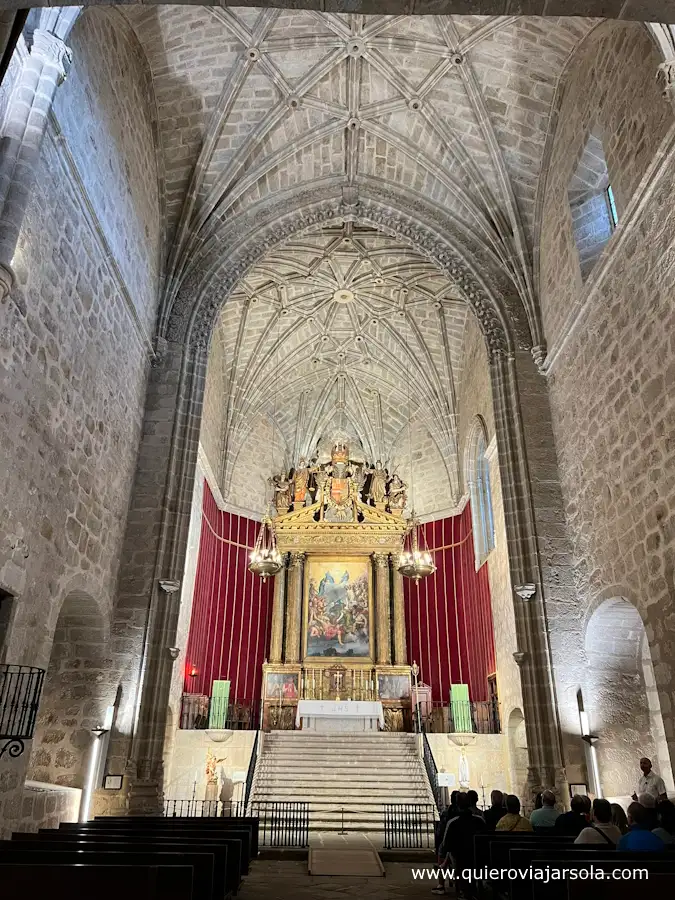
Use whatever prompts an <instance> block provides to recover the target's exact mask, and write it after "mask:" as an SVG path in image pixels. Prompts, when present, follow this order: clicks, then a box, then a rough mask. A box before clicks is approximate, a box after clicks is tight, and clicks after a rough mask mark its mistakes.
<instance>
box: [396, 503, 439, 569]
mask: <svg viewBox="0 0 675 900" xmlns="http://www.w3.org/2000/svg"><path fill="white" fill-rule="evenodd" d="M420 530H421V529H420V522H419V519H417V518H416V517H415V513H414V511H413V513H412V516H411V518H410V523H409V525H408V530H407V532H406V535H405V538H404V539H403V550H402V551H401V555H400V557H399V560H398V570H399V572H400V573H401V575H405V577H406V578H412V579H413V581H420V579H422V578H426V577H427V575H433V573H434V572H435V571H436V565H435V564H434V560H433V557H432V556H431V553H430V552H429V550H428V549H427V548H426V546H425V547H424V548H420V538H419V536H420ZM422 541H423V542H424V543H425V544H426V541H424V533H422Z"/></svg>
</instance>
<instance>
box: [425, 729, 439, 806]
mask: <svg viewBox="0 0 675 900" xmlns="http://www.w3.org/2000/svg"><path fill="white" fill-rule="evenodd" d="M422 758H423V760H424V768H425V769H426V772H427V778H428V779H429V786H430V787H431V792H432V794H433V795H434V802H435V803H436V809H437V810H438V811H439V812H441V811H442V809H443V801H442V799H441V789H440V788H439V786H438V767H437V766H436V760H435V759H434V754H433V753H432V750H431V747H430V745H429V741H428V739H427V735H426V732H425V731H423V732H422Z"/></svg>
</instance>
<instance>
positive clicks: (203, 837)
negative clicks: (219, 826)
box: [38, 823, 251, 891]
mask: <svg viewBox="0 0 675 900" xmlns="http://www.w3.org/2000/svg"><path fill="white" fill-rule="evenodd" d="M38 834H73V835H78V836H79V837H81V838H84V837H92V838H99V837H100V838H101V839H103V840H108V841H111V840H115V839H119V840H124V841H128V840H133V841H151V842H155V843H172V844H175V843H178V844H184V845H188V844H189V845H190V846H192V847H194V848H196V847H204V848H208V849H209V850H212V849H225V848H227V850H228V854H227V860H226V862H225V868H226V871H227V873H228V885H229V884H232V882H233V880H234V881H235V884H234V885H233V890H235V891H236V889H237V888H238V887H239V884H240V883H241V879H242V878H243V877H244V876H245V875H246V874H247V872H248V869H249V857H250V837H251V836H250V833H249V832H248V831H246V830H244V831H235V830H232V831H228V832H227V833H224V832H223V831H219V830H212V829H199V830H198V831H197V830H195V829H192V828H185V829H184V828H172V829H163V828H159V829H154V828H132V827H128V828H111V829H105V830H104V829H102V828H91V827H89V826H88V825H79V826H78V825H77V824H74V823H67V824H66V823H62V824H61V827H60V828H59V829H58V831H50V830H48V829H41V830H40V831H39V832H38Z"/></svg>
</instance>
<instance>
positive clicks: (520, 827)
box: [433, 759, 675, 894]
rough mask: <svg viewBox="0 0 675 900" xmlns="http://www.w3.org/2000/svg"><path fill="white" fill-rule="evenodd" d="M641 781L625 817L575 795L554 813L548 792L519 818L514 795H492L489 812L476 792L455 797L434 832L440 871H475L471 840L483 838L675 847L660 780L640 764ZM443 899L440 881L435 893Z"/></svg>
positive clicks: (616, 808)
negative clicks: (520, 835)
mask: <svg viewBox="0 0 675 900" xmlns="http://www.w3.org/2000/svg"><path fill="white" fill-rule="evenodd" d="M640 768H641V770H642V773H643V774H642V777H641V778H640V780H639V783H638V791H637V792H636V793H635V794H634V795H633V798H634V799H633V802H632V803H631V804H630V805H629V806H628V810H627V813H626V812H624V810H623V807H622V806H620V805H619V804H618V803H610V802H609V801H608V800H604V799H602V798H600V797H596V798H595V799H594V800H593V801H591V799H590V797H587V796H585V795H583V796H582V795H580V794H575V796H574V797H572V799H571V802H570V809H569V811H567V812H561V811H560V809H558V808H556V796H555V794H554V793H553V791H550V790H547V791H543V792H542V793H541V794H539V795H538V796H537V798H536V801H535V809H534V810H533V811H532V812H531V814H530V816H529V817H528V816H525V815H523V814H522V813H521V808H520V800H519V799H518V797H516V796H515V795H514V794H507V795H504V794H503V793H502V791H498V790H495V791H492V793H491V795H490V804H491V805H490V806H489V807H488V808H486V809H485V810H480V809H479V808H478V794H477V793H476V791H467V792H466V793H462V792H460V791H453V792H452V795H451V798H450V804H449V806H448V807H446V809H444V810H443V813H442V814H441V817H440V821H439V822H438V823H437V828H436V851H437V853H438V862H439V864H440V865H442V866H453V867H454V868H455V869H465V868H471V867H472V865H473V838H474V835H475V834H478V833H483V832H491V831H495V832H509V831H511V832H519V831H520V832H522V831H527V832H534V833H535V834H550V835H556V834H559V835H561V836H562V835H567V836H569V837H573V838H574V843H575V844H606V845H608V846H611V847H613V848H616V849H617V850H619V851H642V852H658V851H663V850H664V849H665V848H666V846H667V845H671V844H672V845H675V804H673V803H671V801H670V800H668V799H667V795H666V792H665V785H664V783H663V780H662V779H661V778H660V777H659V776H658V775H656V773H654V772H652V768H651V762H650V761H649V760H648V759H642V760H640ZM433 893H435V894H443V893H445V884H444V881H443V880H440V881H439V883H438V885H437V886H436V887H435V888H434V889H433Z"/></svg>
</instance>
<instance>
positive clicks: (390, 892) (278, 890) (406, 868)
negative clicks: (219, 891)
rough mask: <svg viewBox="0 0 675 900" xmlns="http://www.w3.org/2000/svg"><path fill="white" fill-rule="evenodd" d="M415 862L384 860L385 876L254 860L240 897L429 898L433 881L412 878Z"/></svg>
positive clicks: (243, 899) (273, 899) (260, 899)
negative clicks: (327, 871)
mask: <svg viewBox="0 0 675 900" xmlns="http://www.w3.org/2000/svg"><path fill="white" fill-rule="evenodd" d="M414 865H415V864H414V863H409V862H408V863H400V862H385V863H384V870H385V875H384V878H382V877H381V876H376V877H358V876H350V875H337V876H335V875H330V876H326V875H323V876H322V875H316V876H312V875H308V874H307V862H306V861H304V860H303V861H297V862H290V861H289V862H286V861H278V860H256V861H255V862H254V863H253V864H252V866H251V871H250V873H249V875H248V876H247V878H246V880H245V882H244V885H243V886H242V888H241V891H240V892H239V897H240V900H350V898H352V897H353V898H354V900H360V898H364V900H432V897H433V895H432V894H431V889H432V887H434V883H433V882H432V881H426V880H425V881H413V877H412V872H411V869H412V867H413V866H414Z"/></svg>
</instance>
